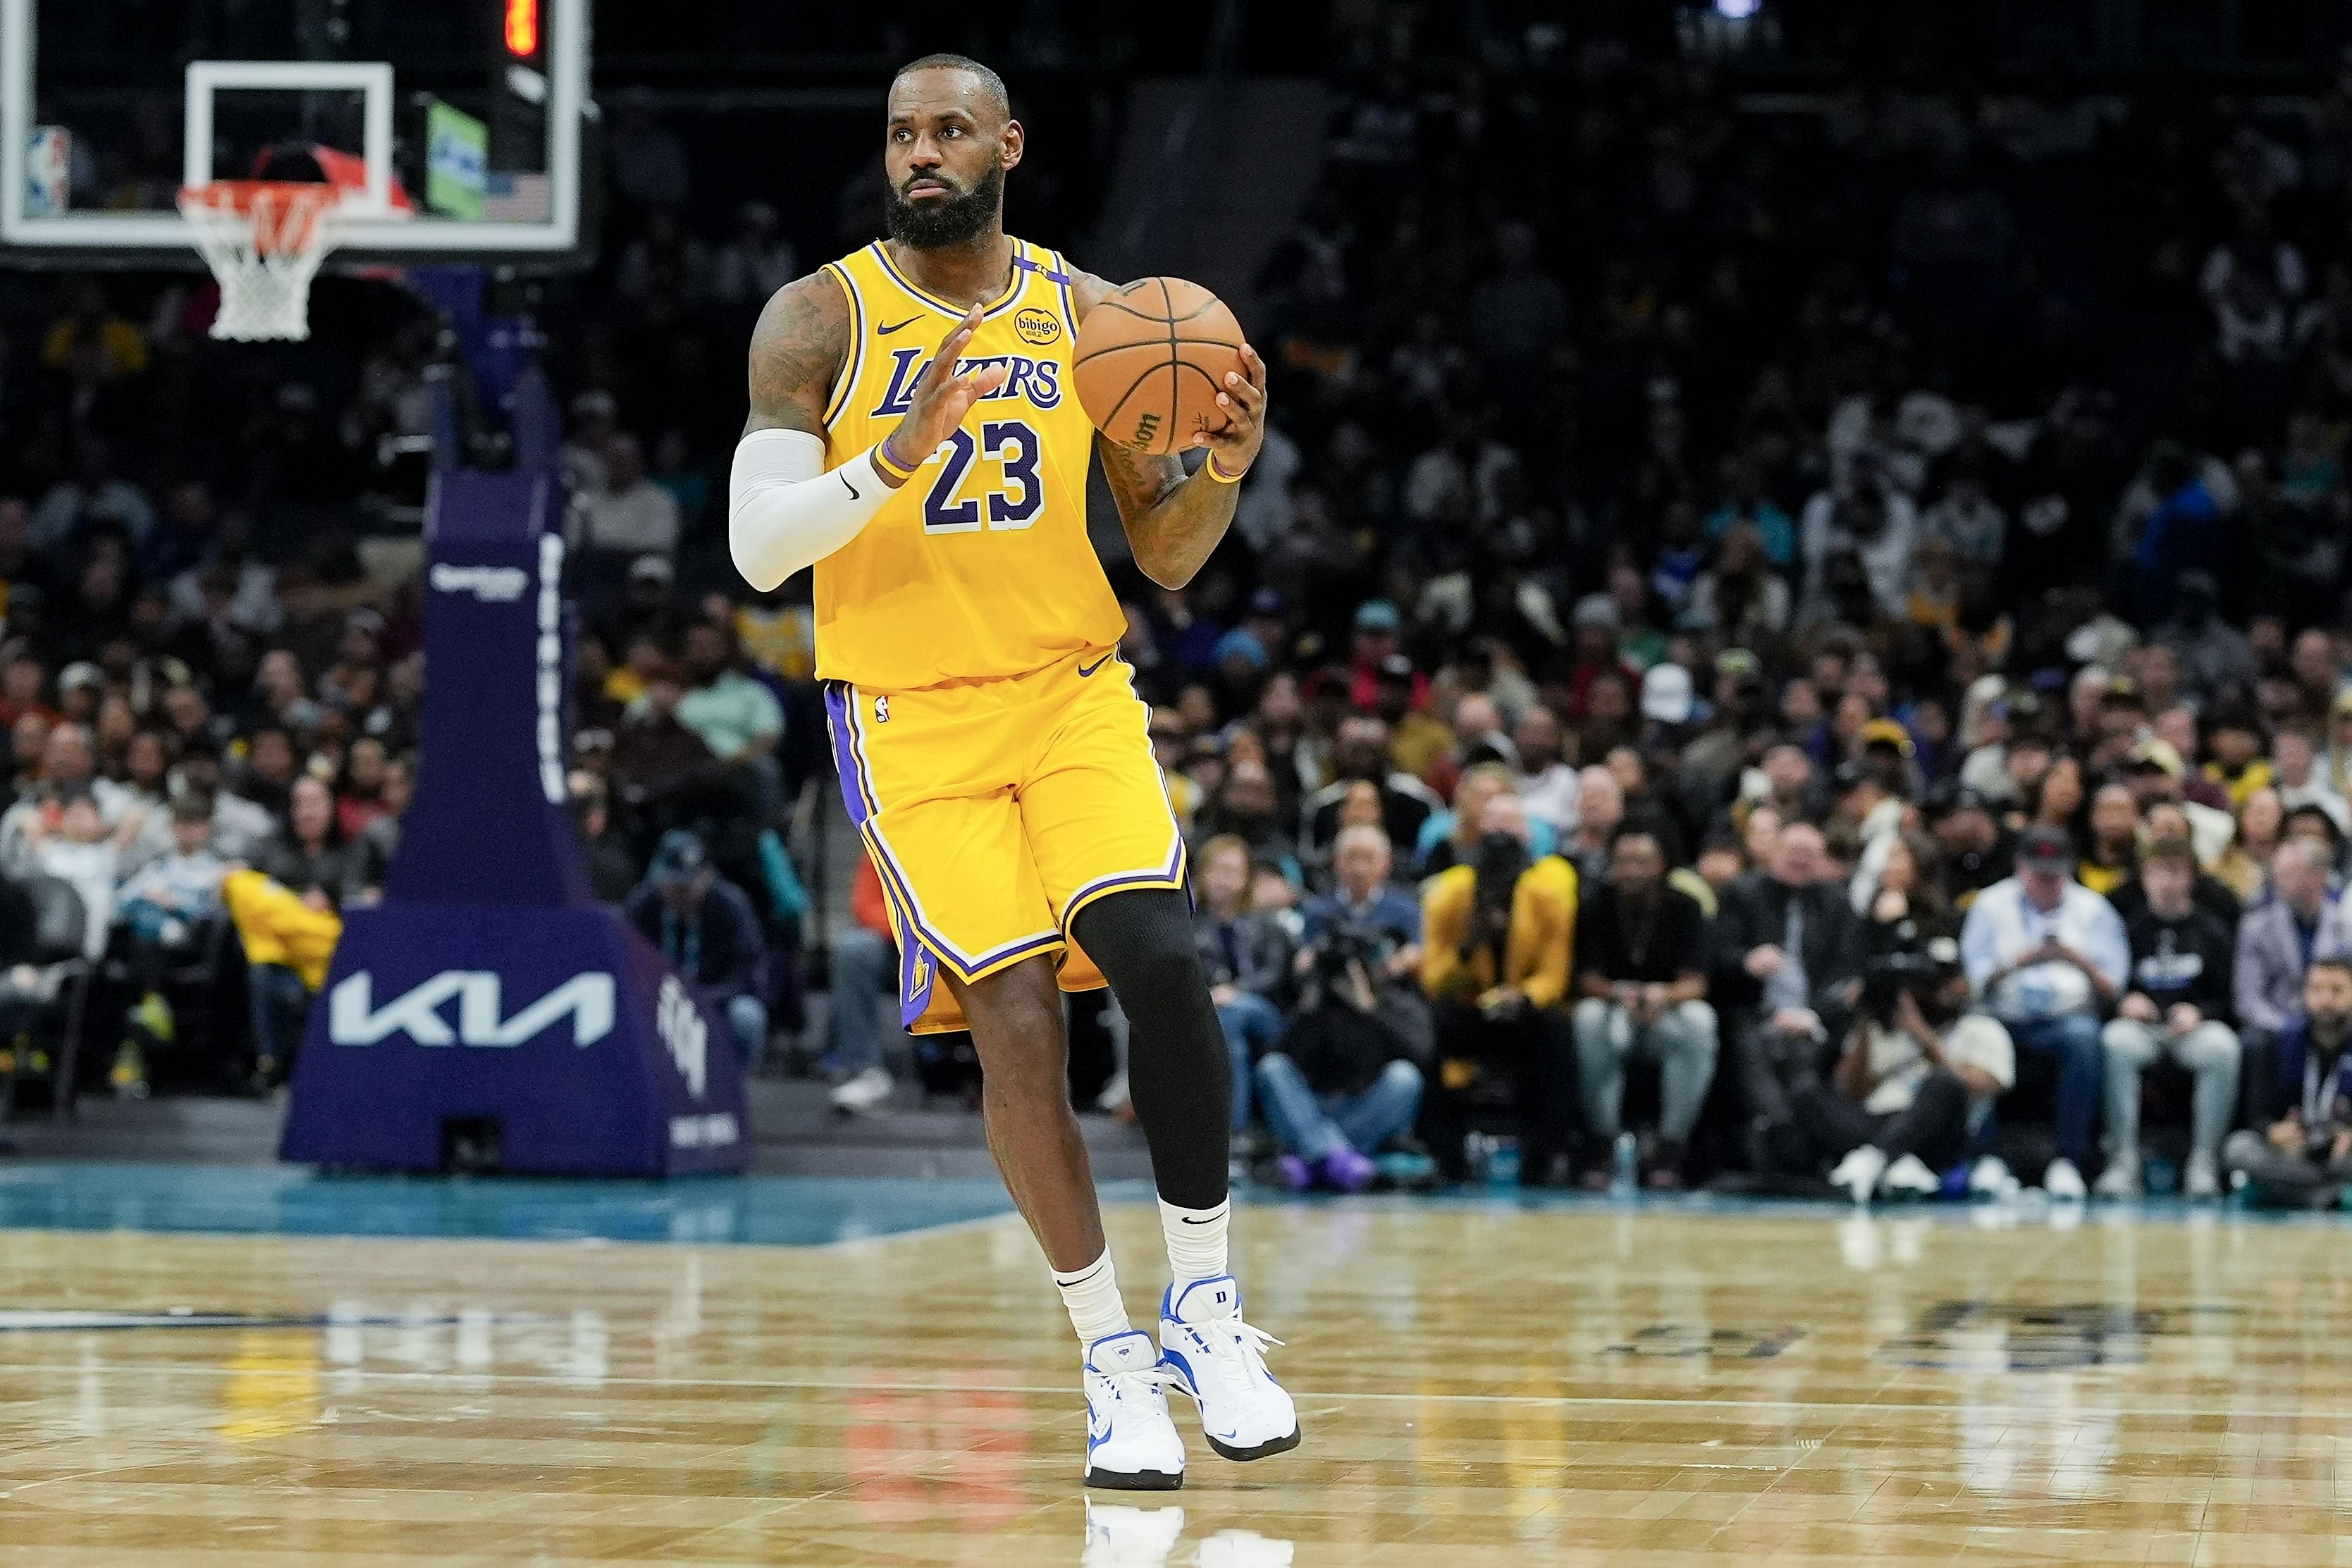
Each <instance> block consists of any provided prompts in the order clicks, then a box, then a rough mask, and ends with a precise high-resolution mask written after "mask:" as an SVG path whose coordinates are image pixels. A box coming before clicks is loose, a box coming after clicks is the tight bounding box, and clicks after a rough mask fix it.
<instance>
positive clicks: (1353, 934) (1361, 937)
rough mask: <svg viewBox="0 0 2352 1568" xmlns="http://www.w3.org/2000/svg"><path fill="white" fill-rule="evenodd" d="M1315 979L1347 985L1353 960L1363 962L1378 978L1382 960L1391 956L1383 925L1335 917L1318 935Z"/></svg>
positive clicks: (1314, 950) (1324, 984)
mask: <svg viewBox="0 0 2352 1568" xmlns="http://www.w3.org/2000/svg"><path fill="white" fill-rule="evenodd" d="M1313 952H1314V955H1315V981H1316V983H1317V984H1318V986H1322V987H1330V986H1339V985H1344V984H1345V983H1346V982H1347V978H1348V967H1349V965H1350V964H1360V965H1362V966H1363V968H1364V973H1365V974H1366V975H1367V976H1370V977H1372V978H1374V979H1375V980H1377V979H1378V977H1379V976H1380V972H1381V960H1382V959H1383V958H1385V957H1387V956H1388V936H1387V935H1386V934H1385V933H1383V932H1382V931H1381V929H1380V927H1378V926H1376V925H1368V924H1366V923H1364V922H1362V921H1358V920H1335V921H1333V922H1332V923H1331V924H1330V925H1328V926H1326V927H1325V928H1324V931H1323V935H1322V936H1319V937H1318V938H1317V939H1316V942H1315V946H1314V948H1313Z"/></svg>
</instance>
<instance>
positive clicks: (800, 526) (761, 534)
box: [727, 430, 890, 593]
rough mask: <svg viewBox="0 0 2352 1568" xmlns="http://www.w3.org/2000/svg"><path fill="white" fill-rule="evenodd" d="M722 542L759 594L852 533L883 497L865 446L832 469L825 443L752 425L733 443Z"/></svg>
mask: <svg viewBox="0 0 2352 1568" xmlns="http://www.w3.org/2000/svg"><path fill="white" fill-rule="evenodd" d="M728 497H729V499H728V504H727V546H728V549H729V550H730V552H731V553H732V554H733V555H734V557H735V570H738V571H740V572H741V573H742V574H743V580H745V581H746V582H749V583H750V584H751V586H752V587H753V588H756V589H758V590H759V591H761V592H762V593H765V592H767V591H769V590H771V589H772V588H774V587H775V586H776V585H777V584H779V583H781V582H782V581H783V580H784V579H786V578H788V577H790V576H792V574H793V573H794V572H796V571H798V570H801V568H803V567H804V566H814V564H815V563H817V562H818V561H821V560H823V559H824V558H825V557H827V556H829V555H831V554H832V553H833V552H834V551H835V550H837V549H840V548H841V547H842V546H844V545H845V544H847V543H848V542H849V541H850V540H852V539H854V538H856V537H857V532H858V530H859V529H860V528H864V527H865V526H866V524H867V523H868V522H870V521H872V520H873V517H874V514H875V513H876V512H877V511H880V510H881V509H882V503H883V502H884V501H887V500H888V499H889V498H890V487H889V486H887V485H885V484H883V483H882V476H880V475H879V474H877V472H876V471H875V468H874V456H873V453H872V452H871V450H870V449H869V450H868V451H866V452H861V453H859V454H858V455H856V456H855V457H853V458H851V459H850V460H849V461H848V462H846V463H845V464H843V465H841V466H840V467H838V468H835V469H834V470H833V471H832V472H831V473H827V472H826V471H825V466H824V442H823V441H821V440H819V439H818V438H817V437H815V436H814V435H811V434H809V433H808V432H806V431H804V430H755V431H753V432H751V434H749V435H746V436H745V437H744V438H743V439H742V440H741V441H740V442H739V443H737V444H736V447H735V467H734V472H733V473H732V474H731V475H730V476H729V480H728Z"/></svg>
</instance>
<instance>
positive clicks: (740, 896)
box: [625, 828, 768, 1073]
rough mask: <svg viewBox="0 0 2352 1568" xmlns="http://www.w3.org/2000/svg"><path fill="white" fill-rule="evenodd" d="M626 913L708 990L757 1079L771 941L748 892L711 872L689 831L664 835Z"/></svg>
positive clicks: (763, 1054)
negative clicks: (765, 933)
mask: <svg viewBox="0 0 2352 1568" xmlns="http://www.w3.org/2000/svg"><path fill="white" fill-rule="evenodd" d="M625 914H626V915H627V916H628V921H629V924H630V925H633V926H635V927H636V931H637V935H638V936H643V937H644V938H645V939H646V941H648V942H650V943H652V944H653V945H654V946H656V947H657V948H659V949H660V950H661V955H662V956H663V957H665V958H667V959H668V960H669V961H670V963H671V964H672V965H673V966H674V967H676V968H677V971H678V972H679V973H680V974H682V975H684V976H685V977H687V978H688V979H689V980H691V981H693V982H694V983H695V984H696V985H698V986H699V987H701V988H702V992H703V995H704V996H706V997H707V998H709V1000H710V1003H711V1005H712V1007H714V1008H715V1009H717V1010H718V1011H719V1015H720V1016H721V1017H723V1018H724V1019H726V1020H727V1027H728V1029H729V1030H730V1031H731V1032H732V1033H733V1035H734V1037H735V1046H736V1049H737V1050H739V1051H741V1052H742V1053H743V1070H744V1071H746V1072H751V1073H757V1072H758V1071H760V1064H761V1061H763V1060H764V1059H765V1057H766V1055H767V1050H768V1004H767V1002H766V1000H765V999H764V998H765V992H764V987H765V985H766V971H767V956H768V955H767V939H766V938H765V937H764V936H761V931H760V917H759V915H758V914H757V913H756V912H754V911H753V909H752V907H751V899H750V898H748V897H746V896H745V895H744V893H743V890H742V889H741V888H740V887H737V886H736V885H735V884H734V883H731V882H729V881H728V880H727V879H726V878H724V877H722V876H720V875H719V873H718V872H717V871H716V870H714V869H713V868H712V866H711V864H710V855H709V852H708V851H707V850H705V849H704V848H703V846H702V841H701V840H700V839H699V838H698V837H696V836H695V835H694V834H693V833H690V832H688V831H686V830H684V829H683V828H674V829H672V830H671V831H668V832H667V833H665V834H663V835H662V841H661V843H660V846H659V847H658V848H657V849H656V851H655V852H654V858H653V864H652V865H651V866H650V867H649V868H648V869H647V870H646V880H645V881H644V882H643V883H639V884H638V887H637V890H636V892H635V893H633V894H630V895H629V901H628V904H627V906H626V909H625Z"/></svg>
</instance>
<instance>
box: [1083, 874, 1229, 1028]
mask: <svg viewBox="0 0 2352 1568" xmlns="http://www.w3.org/2000/svg"><path fill="white" fill-rule="evenodd" d="M1071 929H1072V934H1073V935H1074V936H1076V937H1077V939H1078V945H1079V946H1082V947H1084V948H1085V949H1086V950H1087V956H1088V957H1090V958H1092V959H1093V960H1094V961H1095V967H1097V968H1098V969H1100V970H1101V971H1102V972H1103V978H1105V979H1107V980H1108V981H1109V982H1110V985H1111V989H1112V990H1114V991H1116V992H1117V993H1118V998H1119V1004H1120V1006H1122V1007H1124V1008H1126V1009H1127V1012H1128V1016H1129V1018H1133V1017H1134V1016H1135V1013H1136V1009H1138V1008H1139V1007H1140V1008H1167V1007H1171V1006H1176V1005H1180V1004H1181V1002H1182V1000H1183V999H1184V998H1186V997H1188V996H1191V995H1192V994H1193V993H1195V992H1197V993H1199V995H1200V996H1202V998H1206V996H1207V995H1208V988H1207V982H1206V981H1205V980H1203V979H1202V977H1201V958H1200V955H1199V954H1198V953H1197V952H1196V951H1194V949H1193V946H1192V908H1191V905H1190V904H1188V903H1187V902H1186V900H1185V897H1184V895H1183V894H1181V893H1180V892H1178V891H1177V890H1176V889H1174V888H1139V889H1136V890H1134V891H1132V892H1128V893H1115V894H1111V895H1110V896H1109V897H1108V898H1104V899H1099V900H1097V901H1096V902H1095V903H1093V904H1088V905H1087V907H1086V908H1084V909H1081V910H1080V911H1078V915H1077V918H1076V920H1074V921H1073V922H1071Z"/></svg>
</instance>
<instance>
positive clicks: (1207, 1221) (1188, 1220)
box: [1078, 664, 1216, 1225]
mask: <svg viewBox="0 0 2352 1568" xmlns="http://www.w3.org/2000/svg"><path fill="white" fill-rule="evenodd" d="M1101 668H1102V666H1101V665H1100V664H1097V665H1096V666H1095V669H1096V670H1099V669H1101ZM1078 674H1082V675H1090V674H1094V670H1080V671H1079V672H1078ZM1184 1223H1185V1224H1187V1225H1214V1224H1215V1223H1216V1220H1214V1219H1195V1218H1192V1216H1191V1215H1189V1214H1188V1215H1186V1216H1184Z"/></svg>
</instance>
